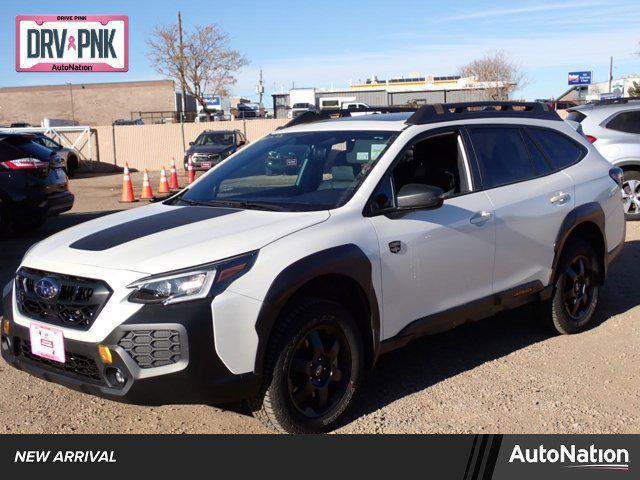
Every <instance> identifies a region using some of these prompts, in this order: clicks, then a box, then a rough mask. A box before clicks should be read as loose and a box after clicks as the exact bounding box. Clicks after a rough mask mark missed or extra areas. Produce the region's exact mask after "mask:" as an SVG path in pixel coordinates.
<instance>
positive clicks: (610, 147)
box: [567, 98, 640, 220]
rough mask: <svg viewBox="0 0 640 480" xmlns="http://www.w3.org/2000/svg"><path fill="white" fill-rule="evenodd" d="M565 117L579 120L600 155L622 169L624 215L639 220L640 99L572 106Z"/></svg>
mask: <svg viewBox="0 0 640 480" xmlns="http://www.w3.org/2000/svg"><path fill="white" fill-rule="evenodd" d="M567 120H573V121H576V122H579V123H580V125H581V126H582V131H583V132H584V133H585V135H586V136H587V138H588V139H589V141H590V142H591V143H593V144H594V146H595V147H596V148H597V149H598V151H599V152H600V153H601V154H602V156H603V157H605V158H606V159H607V160H609V161H610V162H611V163H613V164H614V165H617V166H618V167H620V168H622V170H624V184H623V198H624V211H625V216H626V218H627V220H640V98H637V99H634V98H619V99H615V100H603V101H600V102H595V103H589V104H586V105H581V106H579V107H574V108H572V109H570V110H569V116H568V117H567Z"/></svg>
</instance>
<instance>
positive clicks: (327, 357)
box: [2, 103, 625, 433]
mask: <svg viewBox="0 0 640 480" xmlns="http://www.w3.org/2000/svg"><path fill="white" fill-rule="evenodd" d="M375 110H376V111H382V109H381V108H380V107H375ZM347 115H348V114H347ZM274 157H281V158H282V160H283V161H284V162H285V163H287V165H289V166H291V167H295V168H291V169H287V170H285V171H284V172H283V173H281V174H277V175H275V174H272V175H267V174H266V171H265V168H266V167H265V162H266V161H267V159H273V158H274ZM620 181H621V171H620V169H619V168H617V167H614V166H612V165H611V164H610V163H608V162H607V161H605V160H604V159H603V158H602V156H601V155H600V154H599V153H598V152H597V151H596V150H595V148H594V147H593V146H592V145H591V144H590V143H589V142H588V141H587V140H586V139H585V138H584V137H583V136H582V135H580V134H579V133H578V132H576V131H575V130H574V129H573V128H571V126H569V125H568V124H566V123H565V122H563V121H562V120H560V118H559V117H558V116H557V115H556V113H555V112H553V111H548V110H547V109H546V106H545V105H543V104H528V103H522V104H513V103H497V104H488V105H487V104H444V105H427V106H424V107H421V108H419V109H417V110H415V111H412V112H393V113H383V114H376V115H367V116H358V117H354V118H349V117H347V118H340V119H327V118H326V115H323V114H321V113H314V112H309V113H308V114H304V115H301V116H299V117H297V118H296V119H294V120H292V121H291V122H290V124H289V125H287V127H286V128H284V129H280V130H278V131H276V132H274V133H272V134H270V135H267V136H266V137H264V138H263V139H261V140H260V141H257V142H255V143H253V144H251V145H250V146H248V147H247V148H245V149H243V150H241V151H240V152H238V153H236V154H234V155H233V156H231V157H229V158H228V159H227V160H225V161H224V162H222V163H220V164H219V165H218V166H216V167H215V168H214V169H213V170H211V171H210V172H208V173H207V174H206V175H204V176H202V177H201V178H200V179H198V181H196V182H195V183H194V184H192V185H191V186H189V187H188V188H187V189H185V190H183V191H181V192H180V193H179V194H177V195H175V196H173V197H172V198H170V199H168V200H165V201H162V202H157V203H155V204H151V205H149V206H146V207H142V208H138V209H134V210H129V211H125V212H120V213H116V214H114V215H110V216H106V217H102V218H99V219H96V220H92V221H90V222H86V223H83V224H81V225H78V226H75V227H73V228H70V229H68V230H64V231H62V232H60V233H57V234H55V235H53V236H51V237H49V238H47V239H46V240H44V241H42V242H40V243H38V244H36V245H35V246H33V247H32V248H31V250H30V251H29V252H27V254H26V255H25V257H24V259H23V261H22V263H21V265H20V267H19V269H18V270H17V272H16V275H15V278H14V279H13V280H12V281H11V282H10V283H9V284H8V285H7V286H6V287H5V289H4V294H3V297H4V299H3V305H4V321H3V328H2V356H3V358H4V359H5V360H6V361H7V362H9V363H10V364H11V365H13V366H14V367H16V368H19V369H21V370H24V371H26V372H29V373H31V374H33V375H35V376H37V377H40V378H43V379H45V380H49V381H53V382H56V383H60V384H62V385H66V386H68V387H71V388H74V389H77V390H80V391H82V392H86V393H91V394H95V395H99V396H102V397H106V398H109V399H113V400H118V401H122V402H131V403H139V404H151V405H158V404H166V403H206V404H211V403H224V402H235V401H238V400H248V401H249V405H250V406H251V407H252V409H253V411H254V412H255V413H256V416H258V417H259V418H260V419H261V420H262V421H264V422H265V423H266V424H267V425H268V426H270V427H272V428H274V429H276V430H280V431H286V432H296V433H303V432H321V431H326V430H329V429H331V428H334V427H335V426H336V425H338V424H339V422H340V421H341V419H342V418H343V416H344V413H345V411H346V409H347V407H348V406H349V405H350V404H351V403H352V402H353V399H354V395H355V394H356V392H357V391H358V389H359V387H360V385H361V381H362V379H363V376H364V373H365V371H366V369H368V368H371V367H372V366H373V365H374V364H375V362H376V359H377V358H378V357H379V356H380V355H381V354H383V353H385V352H387V351H389V350H391V349H395V348H398V347H400V346H403V345H405V344H406V343H408V342H409V341H411V340H413V339H415V338H417V337H419V336H422V335H428V334H433V333H437V332H441V331H443V330H446V329H449V328H453V327H455V326H457V325H460V324H462V323H465V322H468V321H472V320H477V319H480V318H483V317H488V316H491V315H493V314H495V313H496V312H498V311H501V310H504V309H509V308H513V307H517V306H519V305H522V304H525V303H528V302H537V303H538V304H539V305H540V306H541V308H542V311H544V314H543V315H542V316H544V317H545V319H547V320H548V323H549V325H550V326H551V327H553V328H554V329H555V330H556V331H557V332H560V333H565V334H568V333H576V332H580V331H582V330H584V329H585V328H587V327H588V326H589V325H590V323H591V322H592V320H593V317H594V311H595V309H596V306H597V303H598V296H599V291H600V286H601V285H602V283H603V282H604V279H605V275H606V272H607V267H608V266H609V264H610V262H611V261H612V260H613V258H614V257H615V256H616V255H617V254H618V253H619V252H620V250H621V249H622V247H623V245H624V236H625V220H624V213H623V208H622V200H621V189H620Z"/></svg>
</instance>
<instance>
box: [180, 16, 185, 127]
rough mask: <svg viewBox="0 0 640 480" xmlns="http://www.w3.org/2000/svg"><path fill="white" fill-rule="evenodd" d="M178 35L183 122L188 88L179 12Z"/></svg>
mask: <svg viewBox="0 0 640 480" xmlns="http://www.w3.org/2000/svg"><path fill="white" fill-rule="evenodd" d="M178 34H179V35H180V83H181V84H182V85H181V86H182V115H181V117H182V121H184V118H185V114H186V113H187V87H186V82H185V78H184V45H183V43H182V17H181V16H180V11H178Z"/></svg>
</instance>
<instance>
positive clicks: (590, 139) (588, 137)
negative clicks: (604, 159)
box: [587, 135, 597, 143]
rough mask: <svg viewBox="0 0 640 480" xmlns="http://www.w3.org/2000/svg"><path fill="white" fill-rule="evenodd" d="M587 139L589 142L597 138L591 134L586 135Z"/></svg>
mask: <svg viewBox="0 0 640 480" xmlns="http://www.w3.org/2000/svg"><path fill="white" fill-rule="evenodd" d="M587 140H589V141H590V142H591V143H593V142H595V141H596V140H597V138H596V137H594V136H593V135H587Z"/></svg>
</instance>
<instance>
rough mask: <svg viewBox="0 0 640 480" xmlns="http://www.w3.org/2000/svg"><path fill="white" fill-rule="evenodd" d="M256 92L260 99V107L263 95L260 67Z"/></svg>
mask: <svg viewBox="0 0 640 480" xmlns="http://www.w3.org/2000/svg"><path fill="white" fill-rule="evenodd" d="M256 93H257V94H258V96H259V98H260V101H259V102H258V104H259V105H260V108H262V96H263V95H264V82H263V81H262V69H260V79H259V80H258V85H256Z"/></svg>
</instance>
